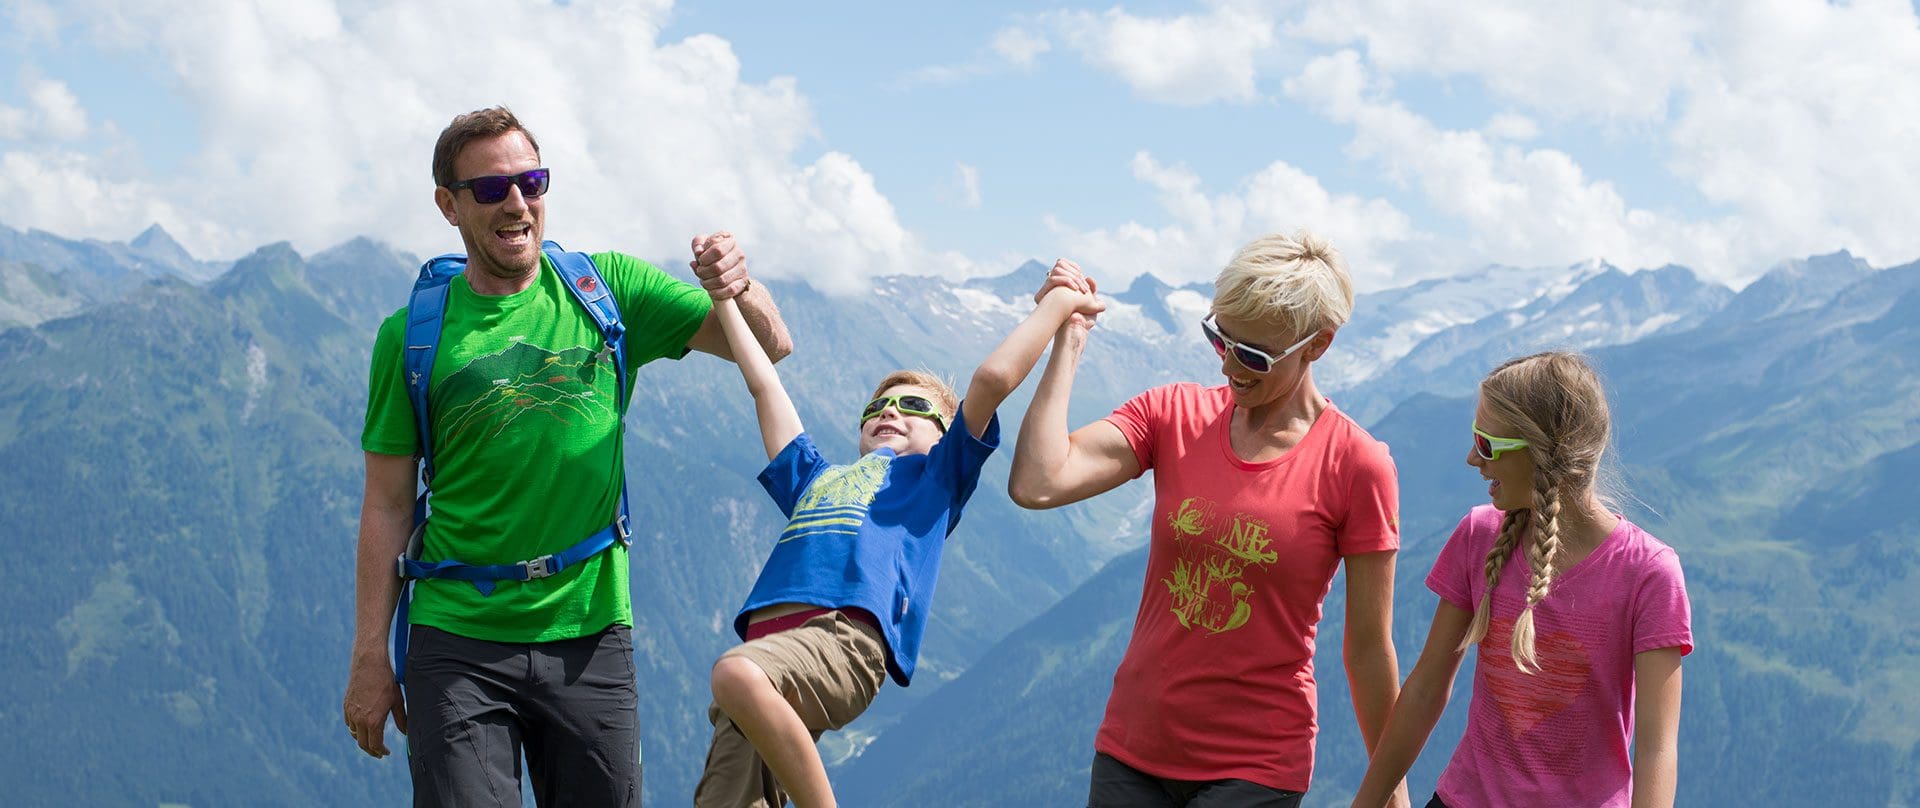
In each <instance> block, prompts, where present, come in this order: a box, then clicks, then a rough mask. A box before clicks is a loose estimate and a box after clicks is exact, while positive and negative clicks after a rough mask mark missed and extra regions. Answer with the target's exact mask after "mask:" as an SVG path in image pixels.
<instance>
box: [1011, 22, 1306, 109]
mask: <svg viewBox="0 0 1920 808" xmlns="http://www.w3.org/2000/svg"><path fill="white" fill-rule="evenodd" d="M1041 19H1043V20H1044V21H1045V22H1046V23H1047V24H1048V25H1049V26H1050V27H1052V28H1053V29H1054V30H1055V31H1057V32H1058V34H1059V36H1060V37H1061V38H1062V39H1063V40H1065V42H1066V44H1067V46H1068V47H1070V48H1072V49H1073V50H1074V51H1076V52H1078V53H1079V54H1080V55H1081V58H1083V59H1085V60H1086V61H1087V62H1089V63H1091V64H1093V65H1094V66H1096V67H1099V68H1101V69H1103V70H1106V71H1108V72H1110V73H1113V74H1114V75H1116V76H1118V77H1119V78H1120V79H1121V80H1122V81H1125V82H1126V83H1127V86H1129V87H1131V88H1133V91H1134V92H1135V93H1137V94H1138V95H1140V96H1141V97H1142V98H1146V99H1148V100H1151V101H1158V102H1161V103H1166V104H1181V105H1198V104H1207V103H1213V102H1217V101H1226V102H1235V103H1246V102H1251V101H1255V100H1258V99H1259V97H1260V93H1259V89H1258V88H1257V87H1256V85H1255V79H1256V78H1258V74H1259V66H1260V63H1261V60H1262V58H1263V56H1264V55H1265V53H1266V51H1267V50H1268V49H1269V48H1271V47H1273V46H1274V44H1275V42H1276V35H1275V30H1274V27H1275V22H1274V20H1273V19H1272V18H1271V17H1270V16H1269V15H1267V14H1266V13H1264V12H1263V11H1261V10H1259V9H1257V8H1253V7H1245V6H1239V5H1231V4H1220V5H1215V6H1213V7H1212V8H1210V9H1207V10H1206V11H1205V12H1203V13H1201V14H1183V15H1179V16H1174V17H1138V16H1134V15H1133V14H1129V13H1127V12H1126V11H1125V10H1123V9H1119V8H1112V9H1108V10H1107V11H1106V12H1104V13H1101V14H1094V13H1091V12H1086V11H1065V12H1052V13H1049V14H1046V15H1043V16H1042V18H1041Z"/></svg>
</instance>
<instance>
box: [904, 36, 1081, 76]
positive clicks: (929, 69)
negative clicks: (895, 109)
mask: <svg viewBox="0 0 1920 808" xmlns="http://www.w3.org/2000/svg"><path fill="white" fill-rule="evenodd" d="M1052 49H1053V43H1051V42H1048V41H1047V38H1046V37H1045V36H1044V35H1041V34H1039V33H1036V32H1034V31H1031V30H1028V29H1025V28H1020V27H1009V28H1002V29H1000V31H999V32H997V33H995V34H994V35H993V40H992V41H990V42H988V43H987V46H986V47H985V48H983V49H982V50H981V51H980V52H979V53H976V54H974V56H973V58H971V59H969V60H967V61H964V62H956V63H952V64H938V65H927V66H925V67H918V68H914V69H913V70H910V71H908V72H907V73H906V75H903V76H901V77H900V78H898V79H896V80H894V82H893V86H894V88H895V89H901V90H906V89H912V88H914V87H918V86H923V85H935V86H939V85H949V84H959V83H961V82H964V81H969V80H972V79H977V78H981V77H984V76H991V75H993V74H995V73H1000V72H1003V71H1005V70H1007V69H1009V68H1011V69H1014V70H1018V71H1020V72H1023V73H1024V72H1027V71H1030V70H1032V69H1033V67H1034V65H1035V64H1036V63H1037V62H1038V61H1039V59H1040V56H1041V54H1044V53H1046V52H1047V51H1049V50H1052Z"/></svg>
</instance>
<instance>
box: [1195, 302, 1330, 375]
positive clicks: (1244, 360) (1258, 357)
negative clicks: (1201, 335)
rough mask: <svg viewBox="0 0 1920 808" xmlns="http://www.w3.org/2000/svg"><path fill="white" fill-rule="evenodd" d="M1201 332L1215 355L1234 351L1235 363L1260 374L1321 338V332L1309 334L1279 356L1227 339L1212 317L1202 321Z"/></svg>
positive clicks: (1270, 369) (1209, 316) (1267, 371)
mask: <svg viewBox="0 0 1920 808" xmlns="http://www.w3.org/2000/svg"><path fill="white" fill-rule="evenodd" d="M1200 330H1201V331H1204V332H1206V334H1207V341H1208V342H1211V343H1213V352H1214V353H1217V354H1219V355H1221V356H1226V355H1227V352H1228V351H1232V352H1233V361H1235V362H1239V363H1240V366H1241V367H1243V368H1246V369H1247V370H1249V371H1251V372H1254V373H1260V374H1266V373H1269V372H1271V371H1272V370H1273V366H1274V365H1275V364H1277V363H1278V362H1279V361H1280V360H1282V359H1285V358H1287V357H1288V356H1291V355H1292V354H1293V352H1294V351H1297V350H1300V349H1301V348H1303V347H1305V346H1306V344H1307V343H1309V342H1312V341H1313V338H1314V337H1317V336H1320V332H1318V331H1315V332H1313V333H1311V334H1308V335H1307V336H1306V338H1304V339H1302V340H1300V341H1299V342H1296V343H1294V344H1293V345H1292V346H1290V347H1288V348H1287V349H1286V350H1284V351H1281V352H1280V353H1279V355H1274V354H1270V353H1267V352H1266V351H1263V350H1260V349H1259V348H1255V347H1253V346H1251V345H1243V344H1241V343H1238V342H1234V341H1233V340H1230V339H1227V335H1225V334H1222V333H1220V326H1218V325H1216V324H1215V323H1214V318H1213V316H1212V315H1208V316H1207V319H1205V320H1201V321H1200Z"/></svg>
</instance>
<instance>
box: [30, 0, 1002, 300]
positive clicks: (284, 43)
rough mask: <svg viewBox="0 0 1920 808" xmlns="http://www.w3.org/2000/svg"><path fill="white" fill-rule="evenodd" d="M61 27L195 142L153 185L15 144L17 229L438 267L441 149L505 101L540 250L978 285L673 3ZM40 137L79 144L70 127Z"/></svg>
mask: <svg viewBox="0 0 1920 808" xmlns="http://www.w3.org/2000/svg"><path fill="white" fill-rule="evenodd" d="M55 13H57V14H59V15H60V18H59V20H58V25H59V26H60V27H61V29H62V30H65V31H69V32H75V33H79V34H80V35H83V36H86V37H88V38H89V39H90V40H91V44H92V45H93V46H95V47H98V48H102V49H107V50H113V49H120V50H126V51H132V52H133V53H134V54H135V55H137V56H140V57H143V58H151V59H152V60H154V61H155V62H157V63H159V64H163V65H165V66H167V67H168V68H169V69H170V70H171V71H172V73H173V75H171V76H169V77H168V81H167V83H168V85H169V86H171V87H174V88H177V92H178V93H179V94H180V97H181V100H182V101H183V102H184V104H185V105H187V106H188V107H189V108H190V109H191V110H192V111H193V115H194V124H195V127H196V129H197V130H198V132H199V135H200V140H199V142H198V144H197V149H196V150H195V151H194V152H193V153H192V154H191V155H189V156H188V157H187V158H186V159H185V160H184V161H183V162H182V164H181V165H180V166H179V168H178V169H177V170H176V171H174V172H171V173H169V174H168V175H166V176H157V177H151V176H145V175H144V174H143V173H142V171H141V170H140V169H139V168H138V161H135V160H105V159H97V158H95V157H90V156H88V155H87V154H86V153H84V152H80V151H76V150H71V149H69V150H58V149H54V150H48V149H42V150H39V151H35V152H33V153H31V154H29V153H27V152H24V151H20V150H14V151H8V152H6V153H4V155H0V157H4V161H3V162H0V193H7V194H8V198H12V199H22V200H25V204H23V205H21V206H19V208H16V209H14V210H17V211H18V212H11V211H10V212H9V214H8V218H9V220H10V221H8V224H10V225H13V226H16V227H18V226H33V227H42V228H46V229H50V230H55V231H59V232H65V233H72V234H75V235H87V236H102V237H114V238H123V237H125V234H126V231H127V230H128V228H130V227H131V228H136V229H137V227H138V226H139V222H141V221H142V219H143V218H151V219H153V220H156V221H159V222H160V223H161V224H162V225H164V226H165V227H167V228H168V229H169V230H170V231H173V232H174V233H175V234H176V235H178V236H180V238H181V241H182V242H183V243H184V244H186V245H187V246H188V247H189V248H190V249H192V250H194V251H195V253H196V254H200V255H211V256H231V255H234V254H237V253H238V252H241V251H244V250H247V249H250V248H252V247H253V246H256V245H258V244H261V243H264V242H268V241H274V240H281V239H290V240H292V241H293V242H294V243H295V246H297V247H299V248H301V249H303V250H312V249H319V248H323V247H326V246H330V245H331V244H333V243H337V242H339V241H341V240H344V239H346V238H350V237H352V236H356V235H362V234H370V235H375V236H377V237H381V238H386V239H390V240H392V241H394V242H396V243H397V244H399V245H400V246H402V247H404V248H407V249H410V250H414V251H416V252H421V253H430V252H437V251H441V250H444V249H447V248H449V247H451V246H454V245H457V244H458V242H457V240H456V238H457V237H456V236H455V235H454V233H453V232H451V230H450V229H449V228H448V227H447V226H446V225H445V223H444V222H443V221H441V220H440V218H439V216H438V215H437V213H436V211H435V210H434V208H433V206H432V204H431V202H430V199H431V195H430V184H429V183H430V180H429V171H428V168H429V166H428V163H429V161H430V156H431V152H432V148H433V141H434V138H435V136H436V135H437V134H438V133H439V131H440V129H441V128H442V127H443V126H445V125H446V123H447V121H448V120H450V119H451V118H452V117H453V115H454V114H456V113H459V112H464V111H467V110H471V109H476V108H479V107H483V106H490V105H493V104H498V103H505V104H508V105H509V106H511V107H513V109H514V111H515V112H516V113H517V114H518V115H519V116H520V117H521V119H522V120H523V121H525V122H526V124H527V125H528V126H529V127H530V128H531V129H533V131H534V132H535V133H536V135H538V137H539V138H540V142H541V146H542V152H543V153H542V156H543V159H544V160H545V162H546V163H547V165H549V166H550V167H552V168H553V171H554V186H553V191H552V193H551V195H550V196H549V197H548V219H549V227H548V235H549V236H550V237H552V238H555V239H557V240H560V241H561V242H562V243H565V244H567V245H568V246H572V247H575V248H603V247H614V248H618V249H625V250H628V251H632V252H635V253H637V254H640V255H641V256H643V257H647V258H664V257H668V256H673V255H677V254H678V253H679V252H680V251H682V250H684V249H685V248H684V246H682V245H685V244H686V243H687V239H688V237H689V236H691V235H692V234H694V233H697V232H707V231H711V230H714V229H719V228H726V229H730V230H732V231H733V232H735V233H736V234H738V235H739V236H740V238H741V240H742V243H743V244H744V246H745V247H746V249H747V251H748V253H749V255H750V256H751V258H752V260H753V265H754V267H755V269H756V271H758V272H761V273H764V274H767V275H770V276H798V275H802V274H804V275H805V276H806V277H807V278H808V279H809V280H810V281H812V282H814V283H815V284H816V285H820V286H824V287H829V288H837V289H848V288H852V287H854V286H857V285H858V284H860V283H862V282H863V281H864V278H866V277H870V276H872V275H874V274H878V273H880V272H883V271H884V272H899V271H903V269H906V271H918V272H929V273H932V272H942V271H959V272H968V271H971V264H970V262H968V261H967V259H966V258H964V257H963V256H960V255H957V254H953V253H935V252H932V251H929V250H927V249H926V248H924V247H923V246H922V245H921V244H920V242H919V241H918V240H917V238H916V237H915V236H914V235H913V234H911V233H909V232H908V231H906V230H905V229H904V228H903V227H902V226H901V225H900V223H899V220H898V217H897V216H896V215H895V213H894V210H893V208H892V205H891V204H890V203H889V202H888V201H887V200H886V198H885V197H884V196H882V195H881V194H880V193H879V192H878V190H877V189H876V188H875V185H874V181H873V177H872V176H871V175H869V174H868V173H867V172H866V171H865V169H863V168H862V167H861V166H860V165H859V163H858V162H856V161H855V160H854V159H853V158H851V157H849V156H847V155H845V154H840V153H837V152H828V153H826V154H824V155H821V156H819V157H818V158H816V159H812V160H811V161H808V160H805V159H803V158H802V157H801V156H800V152H801V150H802V149H803V148H805V147H808V146H809V145H810V144H813V143H814V142H816V141H817V137H818V135H817V131H816V125H815V122H814V119H813V115H812V111H811V109H810V108H809V106H808V104H807V102H806V100H805V99H804V98H803V97H801V96H800V94H799V93H798V91H797V90H796V88H795V85H794V83H793V82H792V81H791V80H788V79H774V80H771V81H768V82H766V83H763V84H752V83H747V82H744V81H742V80H741V78H740V64H739V60H738V59H737V58H736V57H735V55H734V53H733V51H732V48H731V46H730V45H729V44H728V43H727V42H726V41H724V40H721V39H719V38H717V37H713V36H709V35H697V36H691V37H688V38H686V39H683V40H680V41H677V42H664V43H663V42H660V41H658V40H659V33H660V28H661V26H662V25H663V24H664V23H665V21H666V18H667V6H666V4H665V3H660V2H655V3H629V4H620V5H603V4H580V3H576V4H570V5H566V6H549V5H545V4H528V3H517V2H507V1H506V0H485V1H482V2H466V1H463V0H416V1H414V2H403V1H402V0H368V1H367V2H353V3H339V4H338V5H336V4H335V3H334V2H331V0H305V1H304V2H289V3H276V4H268V5H262V4H257V3H251V2H244V0H214V1H213V2H201V3H191V4H188V3H167V4H156V3H144V2H136V1H135V0H76V1H75V2H69V3H63V4H61V5H60V6H58V7H57V11H56V12H55ZM69 35H71V34H69ZM422 43H458V46H457V47H449V46H432V47H429V46H425V45H423V44H422ZM529 43H536V46H530V45H529ZM562 43H564V44H562ZM42 106H43V107H44V108H45V109H46V110H48V111H53V110H56V109H58V108H59V105H58V104H51V103H49V104H43V105H42ZM46 120H47V121H49V122H50V123H56V124H58V125H55V126H54V129H53V131H62V132H64V131H71V123H72V121H73V120H74V119H73V118H72V117H70V116H69V117H65V118H62V117H60V116H58V115H50V116H47V117H46ZM79 120H81V121H82V122H84V120H85V119H84V116H83V117H81V118H79ZM109 123H110V122H109ZM63 126H64V127H66V128H64V129H63V128H61V127H63ZM30 165H38V166H41V167H40V168H39V169H33V170H30V168H29V166H30ZM109 211H113V212H112V213H110V212H109ZM22 218H24V220H22Z"/></svg>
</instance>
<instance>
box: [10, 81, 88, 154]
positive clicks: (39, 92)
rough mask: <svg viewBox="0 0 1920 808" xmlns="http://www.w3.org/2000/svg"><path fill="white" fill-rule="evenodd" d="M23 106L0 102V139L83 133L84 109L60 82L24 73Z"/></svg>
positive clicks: (60, 137) (67, 136) (44, 138)
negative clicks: (25, 97) (25, 102)
mask: <svg viewBox="0 0 1920 808" xmlns="http://www.w3.org/2000/svg"><path fill="white" fill-rule="evenodd" d="M20 87H21V89H22V90H23V91H25V94H26V96H27V106H26V107H24V108H20V107H10V106H7V105H5V104H0V140H13V141H49V140H75V139H77V138H80V137H83V136H85V135H86V134H87V130H88V128H89V127H88V125H87V112H86V110H84V109H81V108H80V101H79V99H76V98H74V96H73V91H72V90H70V89H68V88H67V85H66V84H65V83H63V82H59V81H54V80H52V79H45V78H34V77H24V78H23V79H22V80H21V82H20Z"/></svg>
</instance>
